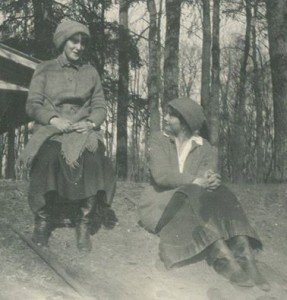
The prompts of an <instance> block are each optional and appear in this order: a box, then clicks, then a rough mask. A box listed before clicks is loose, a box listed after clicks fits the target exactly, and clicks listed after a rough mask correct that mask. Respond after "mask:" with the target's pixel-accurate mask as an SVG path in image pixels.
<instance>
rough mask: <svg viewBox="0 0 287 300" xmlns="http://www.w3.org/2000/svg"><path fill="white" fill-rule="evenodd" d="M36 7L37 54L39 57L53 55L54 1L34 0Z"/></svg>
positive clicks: (45, 57) (46, 57)
mask: <svg viewBox="0 0 287 300" xmlns="http://www.w3.org/2000/svg"><path fill="white" fill-rule="evenodd" d="M32 3H33V8H34V34H35V56H36V57H37V58H39V59H48V58H50V57H51V51H52V50H51V49H52V46H53V30H54V25H53V21H52V20H53V9H52V7H53V1H52V0H32Z"/></svg>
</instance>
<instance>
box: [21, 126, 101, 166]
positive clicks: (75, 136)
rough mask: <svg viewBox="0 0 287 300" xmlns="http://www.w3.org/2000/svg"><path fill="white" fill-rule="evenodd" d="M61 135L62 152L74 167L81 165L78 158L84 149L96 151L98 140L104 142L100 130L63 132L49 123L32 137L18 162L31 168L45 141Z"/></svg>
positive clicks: (68, 162)
mask: <svg viewBox="0 0 287 300" xmlns="http://www.w3.org/2000/svg"><path fill="white" fill-rule="evenodd" d="M60 135H61V141H62V145H61V154H62V155H63V157H64V160H65V162H66V163H67V165H69V166H71V167H72V168H76V167H77V166H79V163H78V159H79V158H80V156H81V155H82V154H83V152H84V150H88V151H90V152H93V153H95V152H96V150H97V149H98V141H99V140H100V141H101V142H103V136H102V134H101V132H100V131H94V130H93V131H90V132H88V133H86V134H84V133H78V132H76V131H72V132H69V133H62V132H61V131H60V130H59V129H57V128H55V127H54V126H51V125H47V126H45V127H41V128H39V129H38V130H37V131H36V132H35V133H34V134H33V136H32V137H31V139H30V140H29V142H28V144H27V145H26V147H25V149H24V150H23V151H22V153H21V154H20V156H19V159H18V163H19V164H21V165H23V166H24V167H27V168H29V167H30V166H31V164H32V162H33V159H34V158H35V156H36V155H37V153H38V151H39V149H40V148H41V146H42V145H43V144H44V142H45V141H47V140H48V139H50V138H51V137H53V136H60Z"/></svg>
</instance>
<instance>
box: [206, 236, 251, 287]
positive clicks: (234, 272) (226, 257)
mask: <svg viewBox="0 0 287 300" xmlns="http://www.w3.org/2000/svg"><path fill="white" fill-rule="evenodd" d="M207 262H208V263H209V264H210V265H212V266H213V268H214V270H215V271H216V272H217V273H218V274H220V275H222V276H224V277H225V278H227V279H228V280H230V282H231V283H235V284H237V285H238V286H243V287H252V286H254V284H253V283H252V281H250V280H249V277H248V275H247V274H246V273H245V272H244V271H243V270H242V269H241V267H240V265H239V264H238V263H237V261H236V260H235V258H234V256H233V254H232V252H231V251H230V249H229V248H228V246H227V245H226V243H225V241H224V240H218V241H216V242H215V243H213V244H212V245H211V246H210V249H209V252H208V255H207Z"/></svg>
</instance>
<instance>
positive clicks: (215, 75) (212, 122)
mask: <svg viewBox="0 0 287 300" xmlns="http://www.w3.org/2000/svg"><path fill="white" fill-rule="evenodd" d="M212 20H213V21H212V23H213V28H212V49H211V54H212V69H211V95H210V96H211V97H210V105H209V129H210V142H211V144H213V145H216V146H217V145H218V135H219V100H220V44H219V35H220V0H214V1H213V18H212Z"/></svg>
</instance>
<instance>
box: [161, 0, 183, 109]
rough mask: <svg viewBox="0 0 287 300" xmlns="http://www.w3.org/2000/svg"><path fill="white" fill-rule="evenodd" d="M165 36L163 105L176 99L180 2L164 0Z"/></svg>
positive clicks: (178, 0) (179, 0) (177, 0)
mask: <svg viewBox="0 0 287 300" xmlns="http://www.w3.org/2000/svg"><path fill="white" fill-rule="evenodd" d="M165 5H166V34H165V49H164V92H163V95H164V103H168V102H169V101H170V100H172V99H175V98H177V97H178V70H179V68H178V51H179V34H180V16H181V0H166V2H165Z"/></svg>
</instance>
